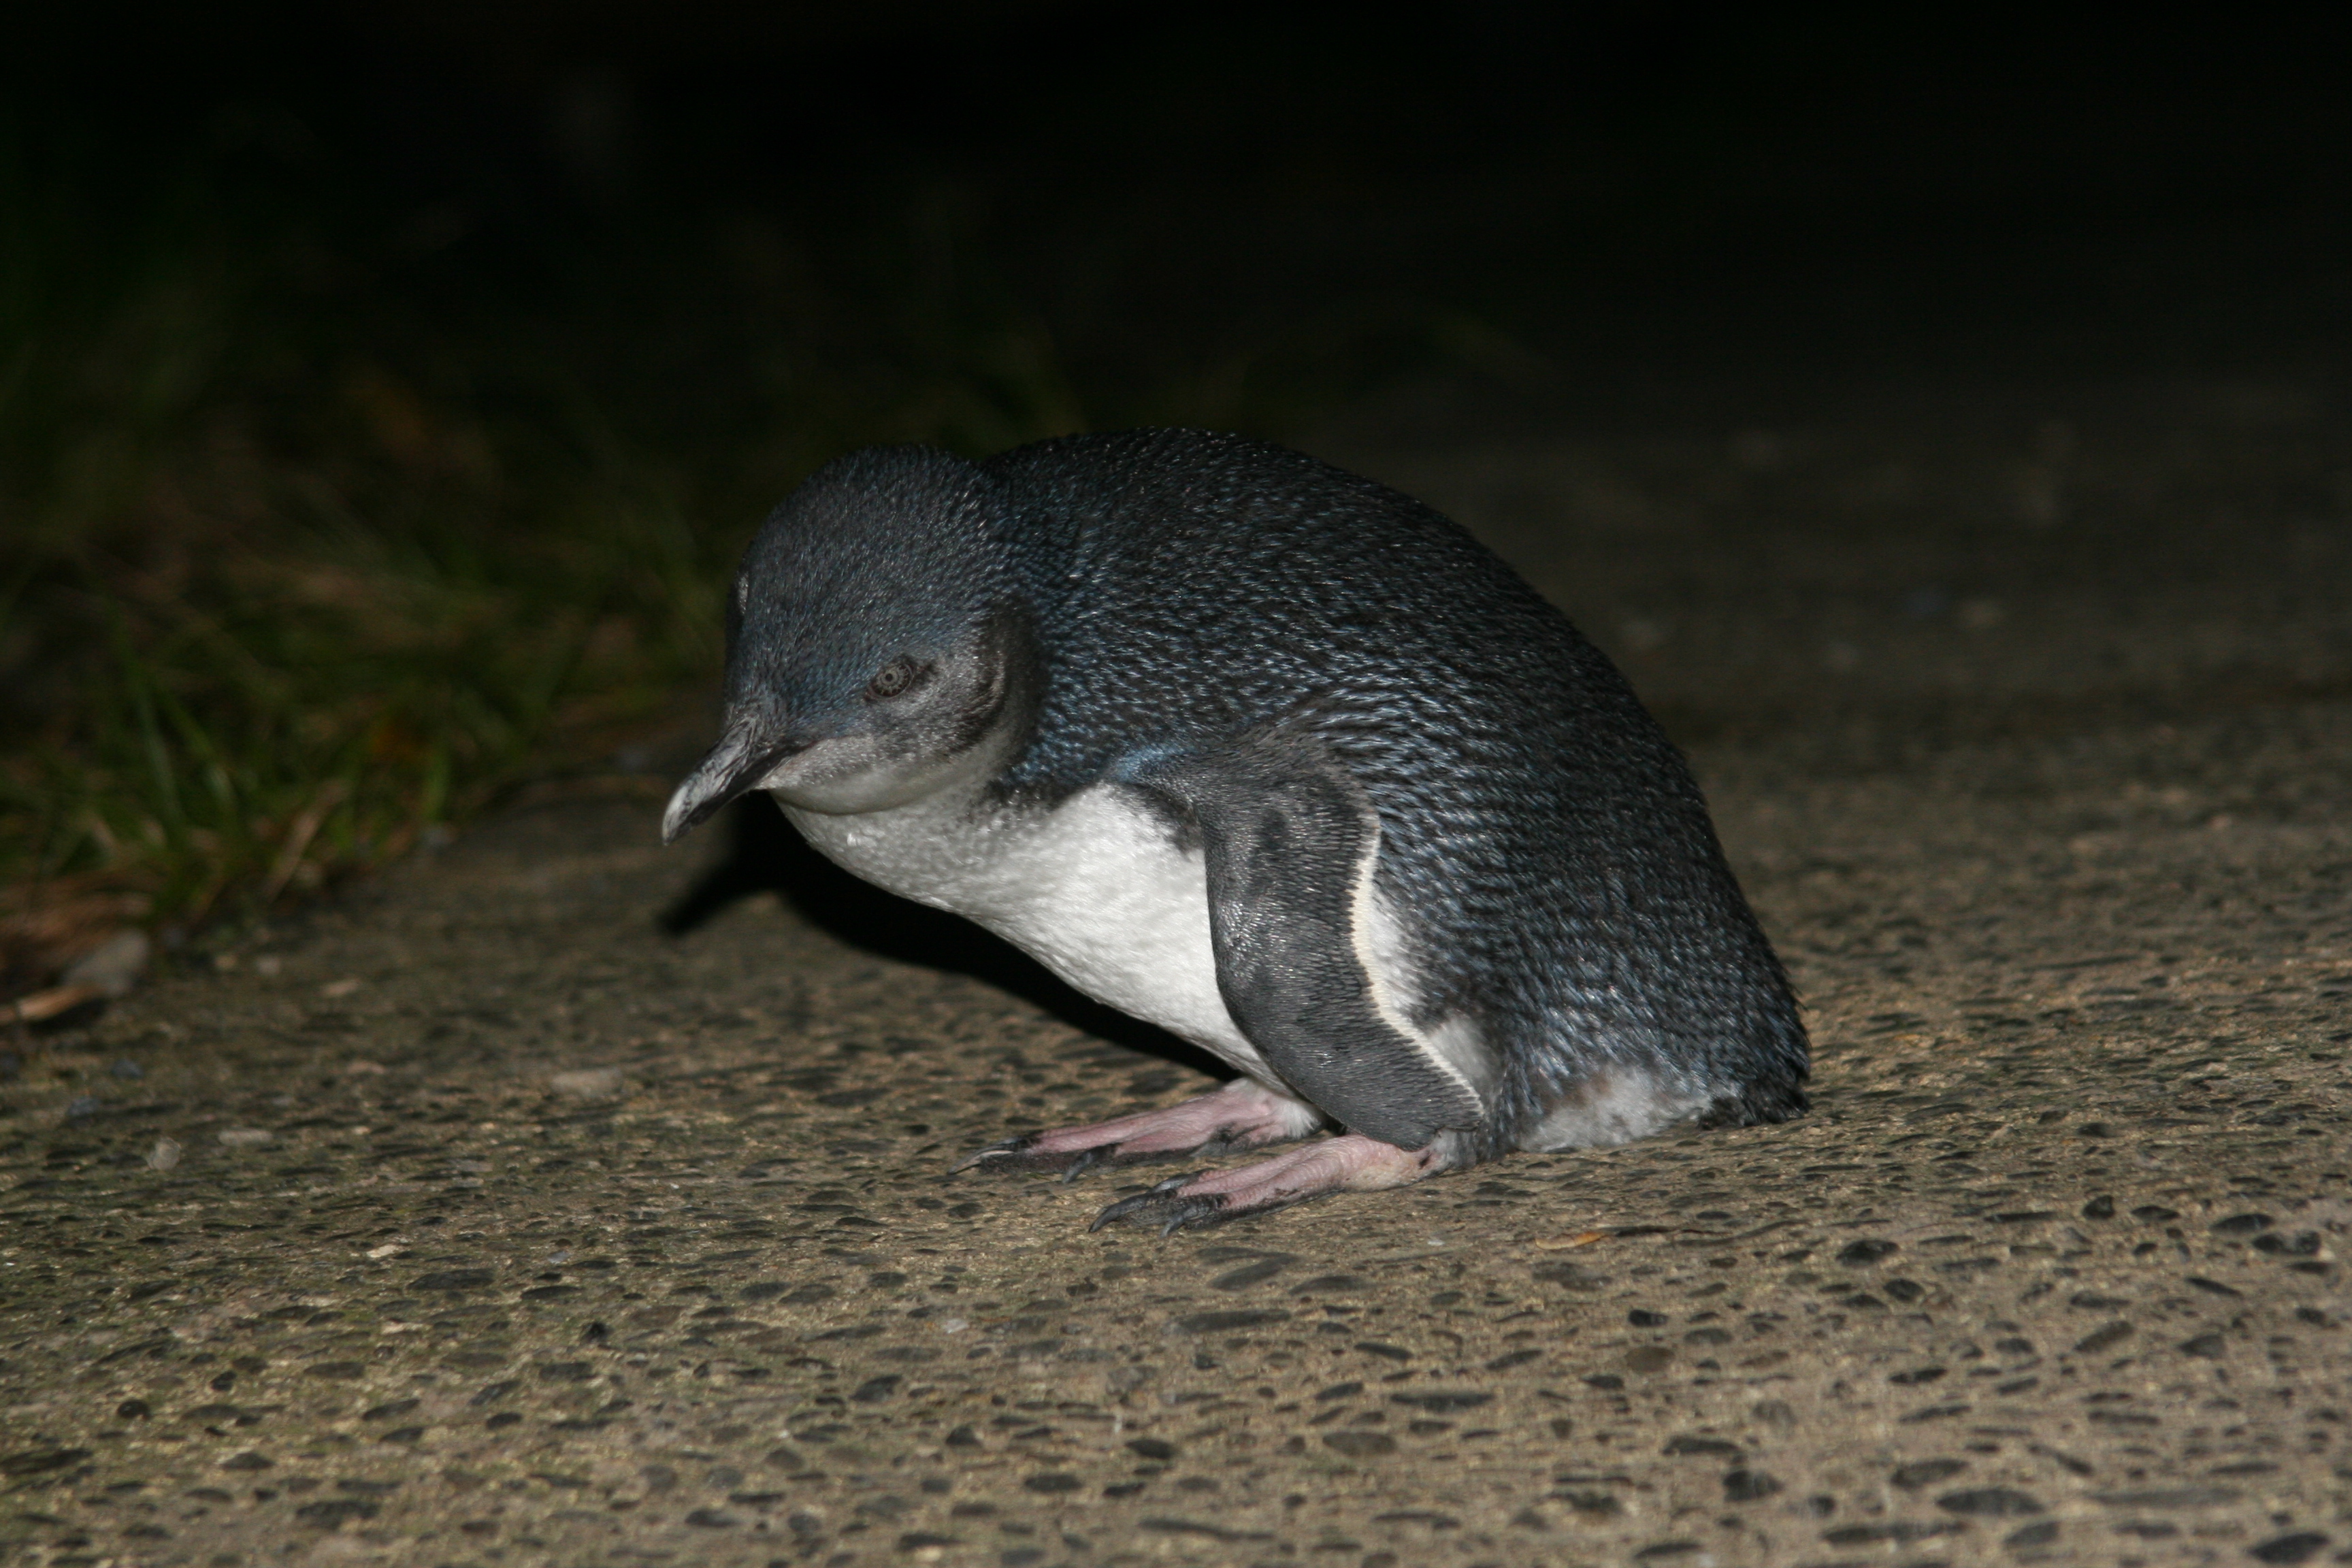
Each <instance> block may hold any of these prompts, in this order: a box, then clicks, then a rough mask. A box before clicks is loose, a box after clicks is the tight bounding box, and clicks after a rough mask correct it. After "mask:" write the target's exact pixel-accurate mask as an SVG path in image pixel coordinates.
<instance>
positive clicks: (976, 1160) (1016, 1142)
mask: <svg viewBox="0 0 2352 1568" xmlns="http://www.w3.org/2000/svg"><path fill="white" fill-rule="evenodd" d="M1038 1137H1039V1134H1037V1133H1034V1132H1015V1133H1014V1134H1013V1136H1012V1137H1010V1138H1003V1139H999V1140H998V1141H997V1142H993V1143H991V1144H990V1145H989V1146H988V1147H987V1148H985V1149H975V1150H973V1151H972V1152H971V1153H969V1154H966V1155H965V1156H964V1157H963V1158H962V1159H961V1160H958V1161H957V1162H956V1163H954V1164H952V1165H950V1166H949V1167H948V1174H949V1175H950V1176H952V1175H954V1174H956V1173H958V1172H961V1171H969V1170H971V1168H972V1167H973V1166H974V1165H979V1164H984V1163H987V1162H989V1161H991V1160H1013V1159H1016V1158H1018V1157H1019V1156H1020V1155H1022V1154H1024V1153H1026V1152H1028V1150H1029V1148H1030V1146H1031V1145H1032V1144H1034V1143H1035V1142H1037V1139H1038Z"/></svg>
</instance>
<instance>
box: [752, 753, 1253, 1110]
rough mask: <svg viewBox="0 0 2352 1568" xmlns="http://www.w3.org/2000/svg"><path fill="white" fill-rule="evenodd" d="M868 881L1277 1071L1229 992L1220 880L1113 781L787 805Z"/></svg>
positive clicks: (1195, 1039)
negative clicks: (1061, 788)
mask: <svg viewBox="0 0 2352 1568" xmlns="http://www.w3.org/2000/svg"><path fill="white" fill-rule="evenodd" d="M784 815H785V816H789V817H791V818H792V820H793V826H797V827H798V828H799V829H800V830H801V832H802V833H803V835H805V836H806V837H807V838H808V841H809V842H810V843H811V844H813V845H814V846H815V847H817V849H819V850H820V851H822V852H823V853H824V855H825V856H827V857H828V858H831V859H833V860H834V861H835V862H836V863H837V864H839V865H840V866H842V867H843V868H845V869H847V870H850V871H853V872H855V873H856V874H857V875H858V876H860V877H862V878H864V879H866V880H867V881H869V882H872V883H875V884H876V885H877V886H879V887H883V888H887V889H889V890H890V891H892V892H894V893H898V894H899V895H901V896H902V897H905V898H909V899H912V900H916V901H917V902H918V903H925V904H929V905H931V906H933V907H934V908H937V909H942V910H953V911H955V912H956V913H957V914H960V915H962V916H964V917H966V918H967V919H969V920H971V921H976V922H978V923H979V924H981V925H982V926H985V927H987V928H988V929H989V930H990V931H994V932H995V933H996V934H997V935H999V936H1001V937H1003V938H1004V939H1005V940H1006V941H1007V942H1011V943H1013V945H1014V946H1015V947H1018V948H1020V949H1021V950H1022V951H1023V952H1026V953H1028V954H1029V955H1030V956H1032V957H1033V958H1034V959H1036V960H1037V961H1038V962H1039V963H1043V964H1044V965H1045V967H1046V968H1048V969H1050V970H1052V971H1053V972H1054V973H1055V974H1057V975H1059V976H1061V977H1062V979H1064V980H1066V981H1067V982H1068V983H1069V984H1072V985H1074V986H1076V988H1077V989H1078V990H1080V991H1083V992H1085V993H1086V994H1087V995H1089V996H1092V997H1095V998H1096V999H1097V1000H1098V1001H1102V1002H1106V1003H1108V1004H1109V1005H1111V1006H1114V1007H1117V1008H1118V1009H1119V1010H1120V1011H1121V1012H1123V1013H1129V1014H1132V1015H1134V1016H1136V1017H1139V1018H1142V1019H1144V1020H1146V1021H1147V1022H1150V1023H1153V1024H1157V1025H1159V1026H1160V1027H1161V1028H1163V1029H1166V1030H1168V1031H1169V1032H1170V1033H1171V1034H1173V1035H1176V1036H1179V1037H1181V1038H1183V1039H1187V1040H1190V1041H1192V1043H1193V1044H1194V1045H1197V1046H1199V1047H1202V1048H1203V1049H1204V1050H1208V1051H1211V1052H1213V1053H1214V1054H1215V1055H1217V1056H1219V1057H1221V1058H1223V1059H1224V1060H1226V1061H1228V1062H1230V1063H1232V1064H1233V1065H1234V1067H1236V1068H1241V1069H1242V1070H1243V1071H1244V1072H1248V1073H1251V1074H1253V1075H1254V1076H1261V1077H1262V1076H1264V1075H1265V1071H1266V1068H1265V1063H1264V1061H1263V1060H1262V1059H1261V1058H1260V1057H1259V1056H1258V1053H1257V1052H1256V1051H1255V1049H1254V1048H1253V1047H1251V1045H1250V1043H1249V1041H1248V1040H1247V1039H1246V1038H1244V1036H1243V1035H1242V1032H1241V1030H1240V1029H1238V1028H1237V1027H1235V1026H1234V1021H1233V1017H1232V1016H1231V1015H1230V1014H1228V1013H1227V1012H1226V1010H1225V1005H1224V1001H1223V998H1222V997H1221V996H1220V995H1219V994H1218V993H1217V967H1216V957H1215V953H1214V952H1213V949H1212V947H1211V945H1210V940H1209V897H1208V874H1207V871H1206V869H1205V868H1204V867H1203V866H1202V860H1201V858H1200V856H1199V855H1198V854H1197V853H1195V854H1192V855H1187V854H1184V853H1182V852H1181V851H1180V850H1179V849H1178V848H1177V847H1176V846H1175V844H1174V843H1173V841H1172V840H1171V837H1170V835H1169V833H1168V830H1167V828H1166V826H1165V825H1164V824H1162V823H1161V822H1160V821H1159V820H1157V819H1155V818H1154V817H1152V816H1150V815H1149V814H1148V813H1147V812H1145V811H1144V810H1143V809H1142V808H1140V807H1139V805H1135V804H1133V803H1131V802H1130V801H1129V799H1128V798H1126V795H1125V793H1124V792H1123V791H1121V790H1120V789H1118V787H1117V786H1113V785H1102V786H1097V787H1096V788H1094V789H1090V790H1087V791H1084V792H1082V793H1080V794H1078V795H1074V796H1072V797H1071V798H1070V799H1068V800H1066V801H1065V802H1064V803H1063V804H1062V805H1059V806H1057V807H1055V809H1054V810H1052V811H1050V812H1043V813H1035V814H1014V813H1011V812H1002V811H988V810H985V809H975V808H974V807H972V806H971V805H969V804H967V803H963V802H958V803H953V804H947V803H940V802H935V801H922V802H919V803H917V804H915V805H908V806H902V807H899V808H898V809H896V810H891V811H877V812H866V813H862V814H858V815H855V816H826V815H824V814H822V813H817V812H807V811H799V810H795V809H793V807H791V806H785V807H784Z"/></svg>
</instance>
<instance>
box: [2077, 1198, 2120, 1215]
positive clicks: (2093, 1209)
mask: <svg viewBox="0 0 2352 1568" xmlns="http://www.w3.org/2000/svg"><path fill="white" fill-rule="evenodd" d="M2082 1212H2083V1217H2084V1219H2113V1218H2115V1217H2116V1200H2115V1199H2114V1198H2112V1197H2108V1196H2105V1195H2101V1196H2099V1197H2095V1198H2093V1199H2092V1200H2091V1201H2090V1202H2089V1203H2086V1204H2084V1205H2083V1211H2082Z"/></svg>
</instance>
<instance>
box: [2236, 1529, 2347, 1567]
mask: <svg viewBox="0 0 2352 1568" xmlns="http://www.w3.org/2000/svg"><path fill="white" fill-rule="evenodd" d="M2326 1544H2327V1537H2326V1536H2325V1535H2322V1534H2320V1533H2319V1532H2318V1531H2315V1530H2298V1531H2294V1533H2293V1534H2291V1535H2273V1536H2272V1537H2271V1538H2270V1539H2269V1540H2268V1541H2265V1542H2263V1543H2262V1544H2261V1545H2260V1546H2250V1547H2248V1548H2247V1549H2246V1555H2247V1556H2249V1557H2251V1558H2252V1559H2253V1560H2254V1561H2255V1562H2257V1563H2308V1562H2310V1561H2311V1560H2312V1559H2313V1558H2314V1557H2316V1556H2318V1555H2319V1553H2320V1551H2321V1550H2322V1549H2323V1548H2324V1547H2326Z"/></svg>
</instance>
